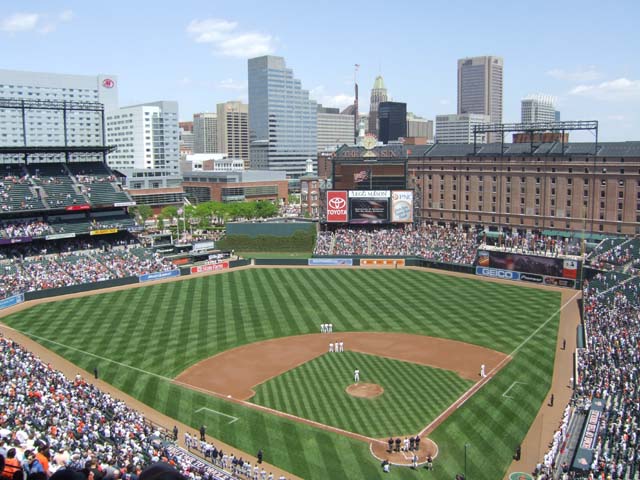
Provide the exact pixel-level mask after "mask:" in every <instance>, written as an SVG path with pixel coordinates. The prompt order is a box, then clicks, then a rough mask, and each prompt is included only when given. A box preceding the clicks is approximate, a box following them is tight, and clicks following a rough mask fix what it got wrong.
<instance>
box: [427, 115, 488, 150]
mask: <svg viewBox="0 0 640 480" xmlns="http://www.w3.org/2000/svg"><path fill="white" fill-rule="evenodd" d="M490 121H491V120H490V117H489V115H479V114H476V113H463V114H459V115H436V143H473V127H474V125H482V124H485V123H490ZM476 142H477V143H487V139H486V135H485V134H481V135H478V136H477V138H476Z"/></svg>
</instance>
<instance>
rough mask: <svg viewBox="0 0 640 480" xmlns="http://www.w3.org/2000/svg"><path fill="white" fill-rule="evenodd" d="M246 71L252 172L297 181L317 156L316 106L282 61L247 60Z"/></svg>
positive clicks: (264, 57) (273, 57)
mask: <svg viewBox="0 0 640 480" xmlns="http://www.w3.org/2000/svg"><path fill="white" fill-rule="evenodd" d="M248 70H249V140H250V144H249V158H250V163H251V168H257V169H269V170H279V171H284V172H286V173H287V177H288V178H298V177H300V176H301V175H304V174H305V171H306V165H307V159H308V158H312V159H315V158H316V156H317V147H316V142H317V133H316V130H317V104H316V102H315V101H314V100H310V99H309V92H308V91H307V90H303V89H302V85H301V82H300V80H298V79H296V78H294V76H293V70H291V69H290V68H286V65H285V61H284V58H282V57H275V56H272V55H266V56H263V57H257V58H250V59H249V61H248Z"/></svg>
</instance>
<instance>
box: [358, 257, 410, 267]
mask: <svg viewBox="0 0 640 480" xmlns="http://www.w3.org/2000/svg"><path fill="white" fill-rule="evenodd" d="M404 265H405V262H404V258H363V259H361V260H360V266H361V267H398V266H399V267H404Z"/></svg>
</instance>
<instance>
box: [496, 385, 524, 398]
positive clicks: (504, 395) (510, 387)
mask: <svg viewBox="0 0 640 480" xmlns="http://www.w3.org/2000/svg"><path fill="white" fill-rule="evenodd" d="M517 383H520V384H522V385H526V383H524V382H513V383H512V384H511V385H510V386H509V388H507V389H506V390H505V391H504V393H503V394H502V396H503V397H506V398H513V397H512V396H510V395H507V393H509V390H511V389H512V388H513V387H515V386H516V384H517Z"/></svg>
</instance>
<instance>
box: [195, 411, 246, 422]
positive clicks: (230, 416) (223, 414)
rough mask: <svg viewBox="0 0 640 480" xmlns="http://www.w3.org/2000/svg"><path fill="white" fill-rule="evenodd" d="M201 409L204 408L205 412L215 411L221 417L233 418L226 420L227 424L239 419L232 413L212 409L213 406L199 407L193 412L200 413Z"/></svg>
mask: <svg viewBox="0 0 640 480" xmlns="http://www.w3.org/2000/svg"><path fill="white" fill-rule="evenodd" d="M203 410H206V411H207V412H211V413H215V414H217V415H222V416H223V417H227V418H233V420H231V421H230V422H228V423H227V425H231V424H232V423H234V422H237V421H238V420H240V419H239V418H238V417H234V416H233V415H228V414H226V413H222V412H219V411H218V410H214V409H213V408H208V407H201V408H199V409H197V410H196V411H195V413H200V412H201V411H203Z"/></svg>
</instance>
